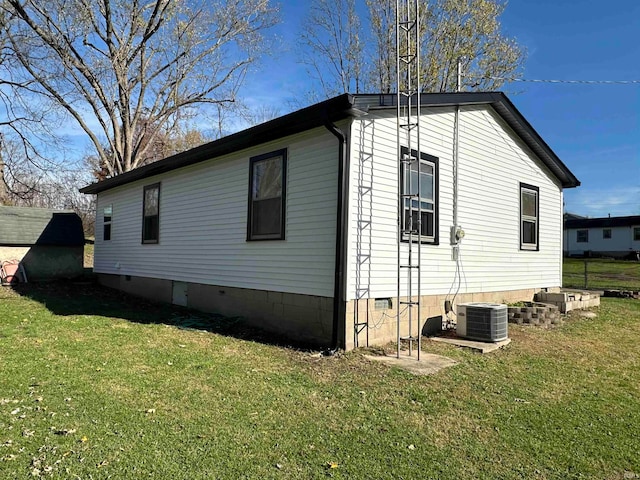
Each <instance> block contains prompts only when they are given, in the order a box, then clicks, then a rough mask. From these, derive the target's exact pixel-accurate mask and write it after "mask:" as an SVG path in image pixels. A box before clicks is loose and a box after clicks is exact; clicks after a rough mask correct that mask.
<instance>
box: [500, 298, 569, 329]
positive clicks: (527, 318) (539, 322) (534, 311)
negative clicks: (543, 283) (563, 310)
mask: <svg viewBox="0 0 640 480" xmlns="http://www.w3.org/2000/svg"><path fill="white" fill-rule="evenodd" d="M508 311H509V313H508V316H509V323H517V324H519V325H522V324H527V325H535V326H549V325H558V324H560V323H562V318H561V316H560V310H559V308H558V307H557V306H556V305H550V304H545V303H537V302H525V303H524V305H523V306H512V307H509V309H508Z"/></svg>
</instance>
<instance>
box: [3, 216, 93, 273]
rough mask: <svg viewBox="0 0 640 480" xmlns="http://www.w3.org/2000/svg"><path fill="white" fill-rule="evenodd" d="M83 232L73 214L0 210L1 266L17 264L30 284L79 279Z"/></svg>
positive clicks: (82, 251) (82, 255)
mask: <svg viewBox="0 0 640 480" xmlns="http://www.w3.org/2000/svg"><path fill="white" fill-rule="evenodd" d="M83 257H84V232H83V230H82V221H81V220H80V217H78V215H77V214H76V213H74V212H72V211H60V210H53V209H48V208H30V207H5V206H0V263H1V262H5V261H11V260H19V261H20V264H21V265H22V266H23V267H24V269H25V270H26V272H27V277H28V279H29V281H38V280H52V279H55V278H72V277H77V276H79V275H82V273H83V271H84V270H83Z"/></svg>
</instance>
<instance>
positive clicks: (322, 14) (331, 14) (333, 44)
mask: <svg viewBox="0 0 640 480" xmlns="http://www.w3.org/2000/svg"><path fill="white" fill-rule="evenodd" d="M309 8H310V13H309V16H308V17H307V18H306V20H305V22H304V24H303V27H302V33H301V34H300V42H301V44H302V51H301V52H300V53H301V61H302V63H304V64H306V65H307V66H308V68H309V71H310V74H311V75H312V76H313V77H314V78H316V79H317V80H318V81H319V83H320V87H321V89H322V91H323V93H324V95H325V96H333V95H336V94H340V93H345V92H352V93H358V92H360V90H361V87H362V86H363V73H364V56H363V47H364V45H363V43H362V41H361V38H360V37H361V34H360V19H359V17H358V15H357V13H356V5H355V0H334V1H330V0H312V1H311V3H310V7H309Z"/></svg>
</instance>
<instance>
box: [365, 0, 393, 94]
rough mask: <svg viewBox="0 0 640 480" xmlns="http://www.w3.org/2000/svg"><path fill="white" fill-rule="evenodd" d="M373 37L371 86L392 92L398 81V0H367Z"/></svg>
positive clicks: (380, 90)
mask: <svg viewBox="0 0 640 480" xmlns="http://www.w3.org/2000/svg"><path fill="white" fill-rule="evenodd" d="M366 1H367V7H368V9H369V21H370V28H371V35H372V38H373V41H372V43H373V45H374V49H375V50H374V51H373V52H372V57H373V65H372V68H371V70H370V71H369V77H370V83H371V86H372V87H373V88H374V89H375V90H376V91H377V92H380V93H390V92H391V91H392V90H393V89H394V85H395V83H396V60H395V56H396V32H395V29H396V26H395V25H396V0H366Z"/></svg>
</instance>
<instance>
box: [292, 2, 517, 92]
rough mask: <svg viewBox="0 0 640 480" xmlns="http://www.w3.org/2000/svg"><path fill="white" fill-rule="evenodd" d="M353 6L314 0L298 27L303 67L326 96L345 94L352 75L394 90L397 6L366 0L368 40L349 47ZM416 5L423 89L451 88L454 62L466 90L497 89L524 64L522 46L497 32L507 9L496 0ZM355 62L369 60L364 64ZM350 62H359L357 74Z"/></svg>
mask: <svg viewBox="0 0 640 480" xmlns="http://www.w3.org/2000/svg"><path fill="white" fill-rule="evenodd" d="M353 5H354V1H353V0H339V1H337V2H335V3H331V2H328V1H327V0H314V2H313V3H312V7H311V9H312V10H311V15H310V17H309V19H308V20H306V22H305V24H304V27H303V28H304V32H305V33H304V35H303V45H304V47H305V49H306V52H305V55H306V57H305V58H306V63H307V64H308V65H310V66H311V67H312V71H315V77H316V78H318V79H319V81H320V90H321V91H322V92H323V93H324V94H325V95H326V96H330V95H333V94H335V93H340V92H341V91H347V90H348V88H345V86H352V85H353V79H354V78H359V79H360V83H359V85H365V88H372V89H374V90H376V91H378V92H381V93H389V92H392V91H395V89H396V36H395V35H396V34H395V29H396V12H395V9H396V2H395V0H366V5H367V9H368V12H369V18H368V24H367V27H368V28H365V30H367V31H368V32H369V35H368V36H366V41H364V40H362V39H363V38H365V37H363V36H362V35H361V34H360V33H358V36H357V45H356V46H355V47H354V46H352V44H351V43H350V42H349V38H350V35H349V30H348V28H349V25H350V24H353V25H359V23H358V21H359V20H358V15H357V13H356V10H355V7H354V6H353ZM419 5H420V35H421V39H422V40H421V64H422V67H421V71H422V77H421V83H422V91H424V92H448V91H454V90H455V88H456V66H457V62H458V59H459V58H462V61H463V67H464V71H465V76H464V79H463V88H465V89H481V90H495V89H498V88H500V87H501V86H502V85H503V84H504V83H505V81H506V80H505V79H507V78H509V77H513V76H514V75H515V74H516V73H517V71H518V70H519V69H520V68H521V67H522V64H523V62H524V58H525V53H524V51H523V49H522V48H521V47H519V46H518V44H517V43H516V41H515V40H514V39H512V38H508V37H506V36H504V35H503V34H502V33H501V29H500V22H499V17H500V15H501V14H502V12H503V11H504V9H505V7H506V4H505V3H504V2H503V1H502V0H419ZM344 12H348V15H346V14H345V13H344ZM343 18H347V19H348V21H344V20H343ZM343 29H344V31H343ZM359 57H367V58H371V59H372V60H371V61H370V62H369V63H366V64H365V63H363V62H362V61H361V60H360V61H359V60H358V58H359ZM349 65H358V69H357V73H358V75H357V77H356V76H355V74H354V73H352V72H351V70H349V68H347V67H348V66H349ZM345 66H346V67H345ZM327 71H328V72H329V73H328V74H327ZM342 73H344V75H342ZM363 79H364V80H363ZM347 80H349V81H351V83H347ZM338 90H340V92H339V91H338ZM356 91H357V90H356Z"/></svg>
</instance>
